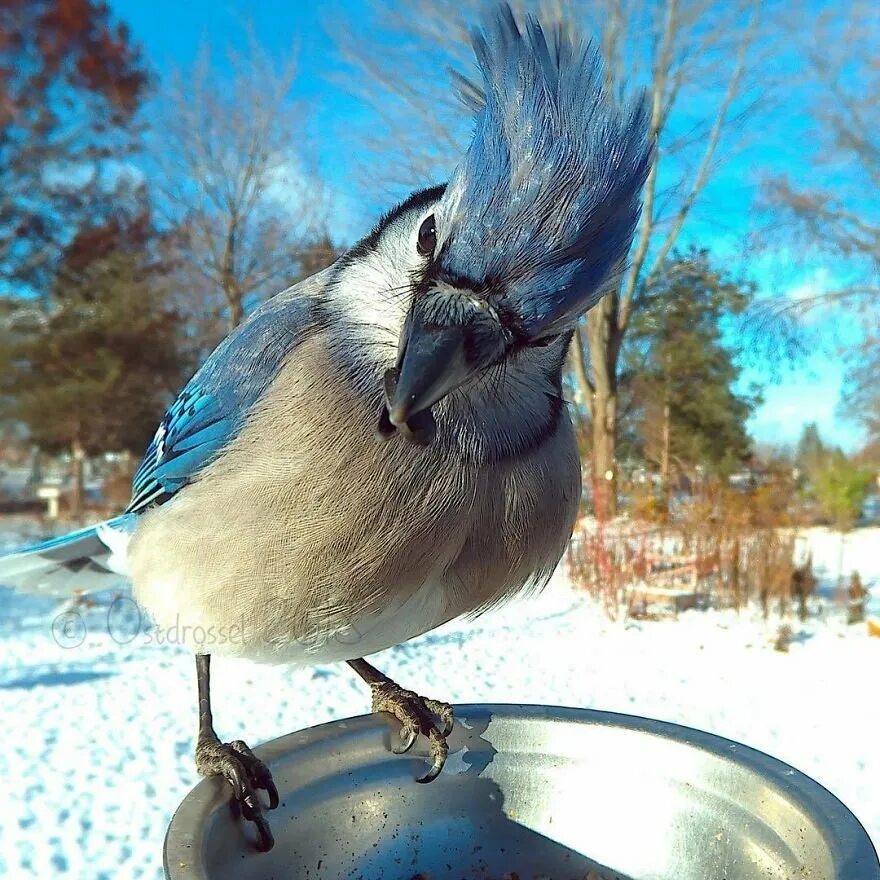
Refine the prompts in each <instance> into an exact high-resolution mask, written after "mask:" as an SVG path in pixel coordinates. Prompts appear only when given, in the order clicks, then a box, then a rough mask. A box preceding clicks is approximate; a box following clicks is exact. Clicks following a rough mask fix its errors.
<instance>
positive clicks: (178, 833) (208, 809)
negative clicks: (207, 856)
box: [163, 703, 880, 880]
mask: <svg viewBox="0 0 880 880" xmlns="http://www.w3.org/2000/svg"><path fill="white" fill-rule="evenodd" d="M454 709H455V719H456V723H458V722H459V721H465V722H468V723H471V722H481V721H485V722H489V721H491V720H493V719H505V720H509V721H525V722H531V721H550V722H560V723H565V724H588V725H593V726H602V727H615V728H619V729H623V730H628V731H634V732H637V733H642V734H647V735H650V736H656V737H660V738H663V739H668V740H672V741H674V742H676V743H679V744H682V745H687V746H690V747H692V748H695V749H697V750H699V751H703V752H707V753H709V754H711V755H714V756H716V757H718V758H721V759H723V760H725V761H730V762H733V763H735V764H738V765H740V766H743V767H745V768H747V769H749V770H752V771H753V772H756V773H758V774H759V775H760V776H762V777H763V778H764V779H765V780H766V781H767V782H768V783H769V784H771V785H774V786H775V787H777V788H779V789H782V790H783V791H784V793H785V794H786V795H788V796H789V797H790V798H791V799H792V800H793V801H795V802H797V803H798V804H799V806H801V807H802V808H803V809H804V811H805V812H806V813H807V814H808V815H809V816H810V818H811V819H812V820H813V822H814V824H815V825H816V827H817V828H818V829H819V830H820V832H821V833H822V835H823V837H824V838H825V840H826V842H827V843H828V845H829V847H831V849H832V852H833V855H834V858H835V860H836V861H838V862H839V863H840V864H841V866H842V871H843V873H842V875H841V876H843V877H846V878H847V880H849V878H852V880H880V860H878V856H877V851H876V849H875V847H874V844H873V842H872V841H871V838H870V836H869V834H868V832H867V831H866V830H865V828H864V826H863V825H862V823H861V822H860V821H859V819H858V818H857V817H856V816H855V815H854V813H853V812H852V811H851V810H850V809H849V808H848V807H847V806H846V805H845V804H844V803H843V802H842V801H841V800H840V799H839V798H838V797H837V796H836V795H834V794H833V793H832V792H831V791H829V790H828V789H827V788H825V786H823V785H822V784H821V783H819V782H817V781H816V780H815V779H813V778H812V777H810V776H808V775H807V774H806V773H803V772H802V771H800V770H798V769H797V768H796V767H792V766H791V765H790V764H787V763H785V762H784V761H782V760H780V759H779V758H775V757H773V756H772V755H768V754H767V753H766V752H762V751H760V750H759V749H755V748H753V747H751V746H747V745H745V744H743V743H740V742H737V741H736V740H732V739H727V738H726V737H723V736H718V735H717V734H714V733H709V732H708V731H704V730H699V729H697V728H694V727H688V726H686V725H683V724H676V723H674V722H671V721H661V720H658V719H655V718H647V717H645V716H641V715H629V714H624V713H620V712H608V711H605V710H602V709H584V708H576V707H572V706H556V705H540V704H534V703H462V704H459V705H456V706H454ZM370 730H375V731H376V733H377V735H379V736H384V735H385V734H386V733H387V731H388V721H387V720H386V719H385V718H383V717H382V716H381V715H378V714H375V713H373V714H367V715H358V716H355V717H352V718H340V719H336V720H334V721H327V722H324V723H322V724H317V725H314V726H313V727H307V728H305V729H303V730H297V731H294V732H292V733H287V734H284V735H282V736H280V737H276V738H275V739H272V740H269V741H267V742H265V743H262V744H261V745H258V746H255V747H254V752H255V753H256V754H257V755H258V756H259V757H260V758H261V759H262V760H263V761H264V762H266V763H267V764H269V765H270V767H271V764H272V762H273V761H274V760H276V759H278V758H280V757H282V756H287V755H289V754H290V753H291V752H293V751H296V750H298V749H304V748H307V747H309V746H312V745H315V744H316V743H321V742H330V741H332V740H333V739H335V738H341V737H343V736H351V735H354V734H364V733H366V732H368V731H370ZM228 791H229V789H228V786H227V783H226V781H225V780H223V779H220V778H217V777H214V778H211V779H202V780H201V781H199V782H198V783H197V784H196V785H195V786H194V787H193V788H192V789H191V790H190V791H189V792H188V794H187V795H186V796H185V797H184V799H183V800H182V801H181V803H180V805H179V806H178V807H177V809H176V810H175V812H174V815H173V816H172V818H171V822H170V823H169V825H168V830H167V832H166V834H165V841H164V845H163V866H164V870H165V876H166V878H167V880H209V878H208V877H207V875H206V874H205V872H204V870H203V860H202V858H201V853H202V849H203V847H204V846H205V843H206V841H205V836H204V829H205V827H206V821H205V820H206V819H207V818H208V817H209V816H210V814H211V813H213V812H214V810H216V809H217V808H218V807H220V806H222V804H224V803H228V800H229V795H228ZM184 857H186V860H184Z"/></svg>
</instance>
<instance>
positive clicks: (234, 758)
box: [196, 654, 279, 852]
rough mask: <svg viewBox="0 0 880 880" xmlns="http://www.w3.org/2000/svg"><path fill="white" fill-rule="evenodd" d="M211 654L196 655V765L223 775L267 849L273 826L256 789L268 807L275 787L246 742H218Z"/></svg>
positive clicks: (275, 801) (272, 806)
mask: <svg viewBox="0 0 880 880" xmlns="http://www.w3.org/2000/svg"><path fill="white" fill-rule="evenodd" d="M209 664H210V657H209V656H208V655H207V654H204V655H198V656H197V657H196V669H197V671H198V683H199V737H198V740H197V742H196V769H197V770H198V771H199V773H201V775H202V776H222V777H223V778H224V779H226V781H227V782H228V783H229V785H230V786H231V787H232V805H233V809H236V808H237V810H238V812H239V814H240V815H241V816H242V818H244V819H246V820H247V821H248V822H253V823H254V825H256V827H257V834H258V835H259V843H258V844H257V848H258V849H260V850H261V851H262V852H268V851H269V850H270V849H272V847H273V846H274V845H275V838H274V837H273V836H272V829H271V828H270V827H269V822H268V820H267V819H266V817H265V815H264V810H265V808H264V806H263V804H262V802H261V800H260V796H259V794H258V790H259V789H262V790H263V791H265V792H266V794H267V795H268V797H269V809H270V810H274V809H275V808H276V807H277V806H278V803H279V798H278V789H277V787H276V786H275V782H274V780H273V779H272V774H271V772H270V771H269V768H268V767H267V766H266V765H265V764H264V763H263V762H262V761H261V760H260V759H259V758H258V757H257V756H256V755H255V754H254V753H253V751H252V750H251V749H250V747H249V746H248V744H247V743H246V742H244V741H243V740H240V739H236V740H233V741H232V742H229V743H222V742H220V739H219V737H218V736H217V734H216V733H215V732H214V726H213V720H212V717H211V700H210V676H209V671H210V665H209Z"/></svg>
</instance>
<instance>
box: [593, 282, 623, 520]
mask: <svg viewBox="0 0 880 880" xmlns="http://www.w3.org/2000/svg"><path fill="white" fill-rule="evenodd" d="M617 318H618V298H617V292H616V291H612V292H610V293H608V294H606V295H605V296H604V297H603V298H602V299H601V300H600V301H599V303H598V304H597V305H596V306H595V307H594V308H593V310H592V311H591V312H590V313H589V314H588V315H587V340H588V342H589V346H590V367H591V369H592V374H593V376H592V393H593V398H592V403H591V406H590V416H591V418H592V422H593V474H592V477H593V493H594V496H595V497H594V506H595V512H596V516H597V517H600V518H602V519H611V518H613V517H615V516H617V460H616V447H617V356H618V354H619V352H620V343H621V341H622V339H623V334H622V332H621V331H620V330H619V329H618V324H617Z"/></svg>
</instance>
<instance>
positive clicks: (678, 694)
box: [0, 529, 880, 880]
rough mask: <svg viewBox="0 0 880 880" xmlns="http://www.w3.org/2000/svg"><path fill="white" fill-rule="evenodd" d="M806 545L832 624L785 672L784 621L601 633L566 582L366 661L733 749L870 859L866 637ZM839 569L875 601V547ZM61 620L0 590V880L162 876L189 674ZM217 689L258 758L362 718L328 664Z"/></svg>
mask: <svg viewBox="0 0 880 880" xmlns="http://www.w3.org/2000/svg"><path fill="white" fill-rule="evenodd" d="M6 537H7V540H8V541H10V542H11V536H9V535H7V536H6ZM809 541H810V546H811V547H812V548H813V553H814V563H815V565H816V568H817V570H818V572H819V573H820V574H824V575H825V577H826V578H827V579H828V580H826V583H825V591H824V592H825V595H826V597H827V608H826V613H825V614H823V615H822V617H820V618H817V619H814V620H811V621H810V622H809V623H808V624H807V625H806V626H804V627H800V626H799V625H798V624H797V623H796V621H795V622H793V626H794V630H795V634H796V637H795V641H794V644H793V645H792V648H791V651H790V652H789V653H788V654H781V653H778V652H776V651H774V650H772V647H771V643H772V641H773V637H774V635H775V633H776V629H777V627H778V621H771V623H770V624H769V625H768V624H764V623H763V622H762V621H760V620H758V619H756V618H754V617H752V616H750V615H747V614H744V615H742V616H740V617H737V616H736V615H735V614H733V613H727V612H725V613H713V612H708V613H703V612H688V613H686V614H684V615H682V616H681V617H680V619H679V620H678V621H676V622H672V621H668V622H660V623H639V624H634V623H630V624H623V623H613V622H610V621H608V620H607V619H606V618H605V617H604V616H603V615H602V613H601V612H599V611H598V610H596V609H595V608H594V607H592V606H591V605H589V604H588V603H586V602H585V601H583V599H581V598H580V597H579V596H578V595H576V594H575V593H574V592H572V591H571V589H570V588H569V586H568V584H567V582H566V579H565V577H564V575H562V574H560V575H558V576H557V577H556V578H555V579H554V582H553V584H552V585H551V587H549V588H548V590H547V591H546V592H545V593H544V594H543V595H542V596H541V597H539V598H537V599H532V600H529V601H527V602H519V603H515V604H513V605H510V606H508V607H507V608H504V609H501V610H499V611H497V612H494V613H492V614H491V615H486V616H485V617H483V618H481V619H479V620H478V621H476V622H474V623H471V624H467V623H453V624H450V625H448V626H446V627H444V628H443V629H442V630H438V631H435V632H434V633H431V634H429V635H427V636H424V637H422V638H421V639H418V640H416V641H413V642H410V643H408V644H406V645H403V646H400V647H398V648H395V649H393V650H391V651H388V652H386V653H385V654H384V655H379V656H378V658H377V660H376V663H377V665H379V666H380V667H381V668H382V669H383V670H384V671H386V672H388V673H389V674H390V675H391V676H393V677H395V678H397V679H398V680H399V681H400V682H401V683H403V684H406V685H408V686H411V687H413V688H415V689H417V690H420V691H421V692H422V693H427V694H430V695H432V696H436V697H439V698H442V699H449V700H451V701H453V702H480V701H491V702H528V703H548V704H564V705H575V706H591V707H595V708H601V709H608V710H613V711H621V712H629V713H634V714H639V715H647V716H651V717H655V718H661V719H665V720H669V721H676V722H679V723H683V724H687V725H691V726H694V727H699V728H703V729H705V730H709V731H712V732H715V733H719V734H722V735H724V736H727V737H730V738H732V739H736V740H740V741H742V742H745V743H748V744H749V745H752V746H755V747H757V748H759V749H762V750H764V751H766V752H769V753H770V754H773V755H775V756H777V757H779V758H782V759H783V760H785V761H787V762H789V763H791V764H793V765H795V766H796V767H798V768H800V769H801V770H803V771H805V772H806V773H808V774H810V775H811V776H813V777H814V778H816V779H818V780H819V781H820V782H822V783H823V784H824V785H825V786H827V787H828V788H829V789H831V791H833V792H834V793H835V794H836V795H838V797H840V798H841V799H842V800H843V801H844V802H845V803H846V804H847V805H848V806H849V807H850V808H851V809H852V810H853V811H854V812H855V814H856V815H857V816H858V817H859V818H860V819H861V821H862V823H863V824H864V825H865V826H866V828H867V829H868V831H869V833H870V834H871V835H872V837H873V839H874V842H875V844H876V845H880V786H878V785H877V780H878V779H880V736H878V733H880V701H878V699H877V696H876V694H877V686H876V681H877V670H878V668H880V639H877V638H869V637H868V636H867V633H866V630H865V628H864V627H852V628H847V627H845V626H844V625H843V623H842V622H841V617H840V613H839V611H838V610H836V609H835V608H834V607H833V590H832V589H831V584H832V582H833V580H834V579H835V578H836V577H837V574H838V570H839V565H840V556H839V554H840V546H841V545H840V538H839V536H836V535H829V534H828V533H827V532H824V531H822V530H814V531H813V532H811V533H810V536H809ZM2 549H3V540H2V537H0V551H2ZM853 567H857V568H859V570H860V572H861V575H862V578H863V580H864V581H865V582H866V585H868V586H873V587H874V588H875V597H876V596H877V595H878V594H880V529H871V530H862V531H860V532H857V533H854V534H852V535H850V536H848V537H847V539H846V543H845V545H844V564H843V571H844V572H845V573H846V574H848V573H849V571H850V570H851V569H852V568H853ZM58 610H59V609H58V607H57V605H56V604H46V603H44V602H41V601H38V600H35V599H34V598H33V597H26V596H19V595H15V594H13V593H11V592H10V591H6V590H0V718H2V719H3V723H4V725H5V736H4V744H3V747H2V748H0V778H2V779H3V780H4V788H5V792H4V801H5V803H4V813H3V820H2V822H0V876H4V877H6V876H8V877H16V878H18V877H31V876H35V877H56V876H64V877H67V876H69V877H77V878H79V877H82V878H107V880H110V878H113V880H117V878H121V880H126V878H134V877H147V878H151V880H152V878H159V877H160V876H161V860H162V855H161V853H162V842H163V836H164V832H165V828H166V826H167V823H168V821H169V819H170V816H171V813H172V812H173V810H174V808H175V807H176V806H177V804H178V803H179V801H180V800H181V798H182V797H183V796H184V795H185V794H186V792H187V791H188V790H189V788H190V787H191V786H192V785H193V784H194V783H195V782H196V776H195V773H194V771H193V766H192V757H191V755H192V748H193V734H194V731H195V726H196V723H195V722H196V715H195V713H196V705H195V698H194V692H195V682H194V670H193V663H192V660H191V657H190V655H189V654H188V653H186V652H185V651H183V650H182V649H179V648H175V647H168V646H161V647H159V646H157V645H155V644H147V643H146V642H147V639H146V637H145V636H144V635H143V633H142V632H139V631H137V630H136V628H134V627H133V625H132V621H131V620H130V619H128V618H126V617H125V615H124V614H123V613H121V612H122V611H124V609H122V610H120V613H118V614H114V616H113V617H112V619H111V621H110V626H109V628H108V625H107V618H106V609H103V610H99V611H90V612H83V614H82V617H81V618H72V617H68V618H63V619H62V620H61V621H60V622H56V623H55V626H54V628H53V621H54V620H55V618H56V615H57V614H58ZM108 629H109V631H108ZM59 643H60V644H59ZM120 643H123V644H120ZM213 677H214V683H215V687H214V691H215V693H214V696H215V720H216V722H217V726H218V731H219V732H220V733H221V735H224V734H225V735H226V736H228V737H229V738H233V737H238V736H241V737H243V738H245V739H247V740H249V741H250V742H251V743H252V744H253V743H258V742H260V741H262V740H266V739H270V738H273V737H276V736H279V735H281V734H283V733H286V732H288V731H290V730H293V729H298V728H301V727H305V726H308V725H312V724H317V723H319V722H323V721H327V720H330V719H333V718H340V717H344V716H350V715H357V714H361V713H363V712H365V711H367V709H368V699H367V694H366V692H365V689H364V687H363V685H362V684H361V683H360V682H359V681H358V680H356V679H355V677H354V675H353V674H352V673H351V672H350V671H349V670H348V669H347V668H346V667H344V666H341V665H337V666H328V667H319V668H316V669H314V670H304V671H296V672H292V671H289V670H285V669H278V668H270V667H259V666H253V665H250V664H247V663H243V662H233V661H226V662H224V661H223V660H217V661H215V671H214V676H213Z"/></svg>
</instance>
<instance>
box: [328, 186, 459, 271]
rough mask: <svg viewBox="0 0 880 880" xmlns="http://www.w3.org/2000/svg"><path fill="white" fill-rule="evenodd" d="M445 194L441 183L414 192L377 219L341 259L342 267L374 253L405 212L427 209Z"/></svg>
mask: <svg viewBox="0 0 880 880" xmlns="http://www.w3.org/2000/svg"><path fill="white" fill-rule="evenodd" d="M444 192H446V184H445V183H441V184H438V185H437V186H430V187H428V188H427V189H422V190H419V191H418V192H414V193H413V194H412V195H411V196H409V197H408V198H406V199H404V200H403V201H402V202H401V203H400V204H399V205H396V206H395V207H393V208H392V209H391V210H390V211H386V213H384V214H383V215H382V217H381V218H380V219H379V222H378V223H377V224H376V225H375V226H374V227H373V230H372V232H370V234H369V235H368V236H366V237H365V238H362V239H361V240H360V241H359V242H358V243H357V244H356V245H354V246H353V247H352V248H351V249H350V250H349V251H348V253H347V254H346V255H345V256H344V257H343V258H342V262H343V265H344V264H346V263H350V262H351V261H352V260H354V259H357V258H360V257H363V256H365V255H366V254H368V253H370V252H371V251H374V250H375V249H376V245H377V244H378V243H379V238H380V237H381V235H382V233H383V232H384V231H385V230H386V229H387V228H388V227H389V226H390V225H391V224H392V223H393V222H394V221H395V220H396V219H397V218H398V217H400V216H401V215H403V214H405V213H407V211H413V210H417V209H419V208H427V207H428V206H429V205H433V204H434V202H436V201H437V200H438V199H439V198H440V197H441V196H442V195H443V193H444Z"/></svg>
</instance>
